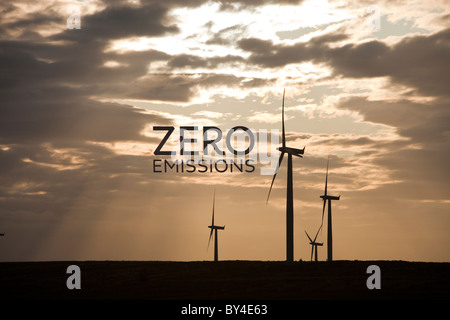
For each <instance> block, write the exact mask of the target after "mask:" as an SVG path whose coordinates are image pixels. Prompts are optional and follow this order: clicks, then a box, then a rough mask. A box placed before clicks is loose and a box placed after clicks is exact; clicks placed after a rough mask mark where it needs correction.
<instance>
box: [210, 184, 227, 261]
mask: <svg viewBox="0 0 450 320" xmlns="http://www.w3.org/2000/svg"><path fill="white" fill-rule="evenodd" d="M215 202H216V190H214V198H213V211H212V222H211V225H210V226H208V228H210V229H211V233H210V234H209V240H208V248H209V243H210V242H211V238H212V236H213V232H214V261H219V246H218V241H219V240H218V238H217V230H224V229H225V226H223V227H221V226H216V225H214V205H215Z"/></svg>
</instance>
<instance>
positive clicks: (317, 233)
mask: <svg viewBox="0 0 450 320" xmlns="http://www.w3.org/2000/svg"><path fill="white" fill-rule="evenodd" d="M319 230H320V228H319V229H318V230H317V232H316V236H315V237H314V243H315V242H316V239H317V236H318V235H319Z"/></svg>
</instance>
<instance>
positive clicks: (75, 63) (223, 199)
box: [0, 0, 450, 262]
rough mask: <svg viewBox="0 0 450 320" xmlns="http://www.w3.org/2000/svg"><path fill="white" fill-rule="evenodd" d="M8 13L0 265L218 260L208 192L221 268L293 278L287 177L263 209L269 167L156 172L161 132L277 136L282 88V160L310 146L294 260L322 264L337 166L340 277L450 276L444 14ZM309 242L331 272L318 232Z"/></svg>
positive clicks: (297, 168)
mask: <svg viewBox="0 0 450 320" xmlns="http://www.w3.org/2000/svg"><path fill="white" fill-rule="evenodd" d="M77 10H79V11H78V12H79V14H80V29H77V28H69V27H68V19H69V17H74V15H75V16H76V14H77ZM0 12H1V13H0V233H3V232H4V233H5V236H4V237H0V261H38V260H175V261H191V260H212V259H213V250H212V249H213V246H211V247H210V248H209V249H208V250H207V245H208V237H209V231H210V230H209V229H208V228H207V227H208V225H209V224H210V223H211V212H212V200H213V192H214V190H215V192H216V207H215V223H216V224H218V225H225V226H226V227H225V230H223V231H220V232H219V259H220V260H284V259H285V257H286V253H285V252H286V251H285V250H286V249H285V245H286V241H285V228H286V220H285V218H286V217H285V215H286V214H285V202H286V200H285V199H286V164H287V161H284V163H283V165H282V166H281V168H280V170H279V174H278V176H277V179H276V181H275V184H274V189H273V190H272V194H271V198H270V201H269V203H268V204H266V198H267V194H268V191H269V187H270V182H271V179H272V177H271V176H269V175H261V174H260V166H262V164H258V165H257V166H256V170H255V171H254V172H242V173H241V172H235V171H233V172H225V173H218V172H212V173H198V172H195V173H186V172H183V173H181V172H179V173H176V172H167V173H158V172H154V171H153V159H167V160H170V157H168V156H155V155H154V150H155V149H156V147H157V146H158V144H159V142H160V141H161V139H162V137H163V136H164V132H155V131H154V130H152V128H153V126H174V127H175V128H178V127H180V126H192V125H196V124H201V125H205V126H206V125H210V126H216V127H219V128H221V129H222V131H223V132H224V137H225V132H226V130H228V129H230V128H232V127H235V126H245V127H248V128H252V129H254V130H255V131H258V130H271V129H279V130H281V99H282V94H283V89H285V90H286V103H285V105H286V110H285V112H286V115H285V119H286V135H287V140H288V142H287V143H288V146H290V147H294V148H303V147H305V146H306V149H305V154H304V158H303V159H300V158H295V157H294V159H293V167H294V199H295V202H294V232H295V233H294V259H295V260H299V259H302V260H309V259H310V250H311V246H310V244H309V241H308V239H307V237H306V235H305V232H304V231H305V230H306V231H308V233H309V234H310V235H311V234H314V233H315V232H316V231H317V229H318V227H319V225H320V223H321V214H322V202H321V199H320V198H319V196H320V195H322V194H323V191H324V182H325V172H326V166H327V159H328V156H329V159H330V171H329V179H328V192H329V193H330V194H332V195H341V199H340V201H335V202H333V236H334V237H333V240H334V241H333V249H334V255H333V257H334V259H335V260H344V259H345V260H411V261H447V262H449V261H450V232H449V227H450V182H449V179H450V170H449V164H450V108H449V102H450V5H449V2H448V1H445V0H442V1H435V0H431V1H423V0H421V1H412V0H411V1H410V0H408V1H406V0H405V1H388V0H385V1H333V0H328V1H325V0H314V1H312V0H304V1H302V0H299V1H295V0H286V1H275V0H249V1H245V0H223V1H206V0H189V1H185V0H148V1H144V0H141V1H139V0H136V1H126V0H122V1H121V0H114V1H106V0H105V1H100V0H89V1H88V0H85V1H81V0H80V1H75V0H74V1H63V0H55V1H51V0H43V1H31V0H28V1H24V0H14V1H12V0H11V1H9V0H6V1H1V3H0ZM377 14H379V16H377ZM378 18H379V20H378V22H379V24H377V23H376V22H377V19H378ZM73 21H76V20H73V19H70V21H69V22H70V23H72V22H73ZM176 134H178V133H176ZM178 142H179V137H178V138H177V137H176V135H175V133H174V135H173V136H171V138H170V139H169V141H168V142H167V146H166V148H169V147H170V146H177V145H178ZM276 157H278V154H276ZM317 240H318V241H320V242H324V246H323V247H320V248H319V260H325V259H326V229H324V231H323V232H322V233H319V236H318V239H317Z"/></svg>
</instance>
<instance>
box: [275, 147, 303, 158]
mask: <svg viewBox="0 0 450 320" xmlns="http://www.w3.org/2000/svg"><path fill="white" fill-rule="evenodd" d="M278 150H279V151H280V152H283V153H287V154H292V155H293V156H296V157H300V158H303V156H302V154H304V153H305V148H303V149H296V148H289V147H279V148H278Z"/></svg>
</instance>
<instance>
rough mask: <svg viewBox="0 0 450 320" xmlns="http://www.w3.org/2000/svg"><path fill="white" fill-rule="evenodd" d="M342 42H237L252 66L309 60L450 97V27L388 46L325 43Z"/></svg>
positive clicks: (329, 38)
mask: <svg viewBox="0 0 450 320" xmlns="http://www.w3.org/2000/svg"><path fill="white" fill-rule="evenodd" d="M346 38H347V36H346V35H345V34H339V33H335V34H326V35H323V36H320V37H316V38H313V39H311V40H310V41H309V42H300V43H296V44H293V45H275V44H273V43H272V42H271V41H268V40H261V39H257V38H248V39H241V40H239V41H238V45H239V47H240V48H241V49H243V50H246V51H249V52H251V53H252V54H251V56H250V58H249V61H250V62H251V63H254V64H257V65H260V66H261V67H265V68H275V67H282V66H285V65H288V64H292V63H301V62H305V61H313V62H316V63H325V64H327V65H329V66H331V67H332V68H333V71H334V74H335V75H342V76H345V77H350V78H371V77H389V78H390V79H391V81H392V82H393V83H400V84H403V85H406V86H410V87H412V88H414V89H415V90H416V91H417V93H418V94H421V95H431V96H447V95H448V88H447V87H448V86H447V84H448V83H449V82H450V64H449V63H448V56H449V52H450V46H449V43H450V29H446V30H443V31H440V32H437V33H435V34H432V35H427V36H424V35H419V36H411V37H408V38H405V39H403V40H401V41H400V42H398V43H396V44H394V45H392V46H389V45H387V44H386V43H384V42H381V41H378V40H372V41H369V42H365V43H361V44H345V45H343V46H340V47H339V46H338V47H329V46H328V45H327V44H328V43H330V42H336V41H341V40H345V39H346Z"/></svg>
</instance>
